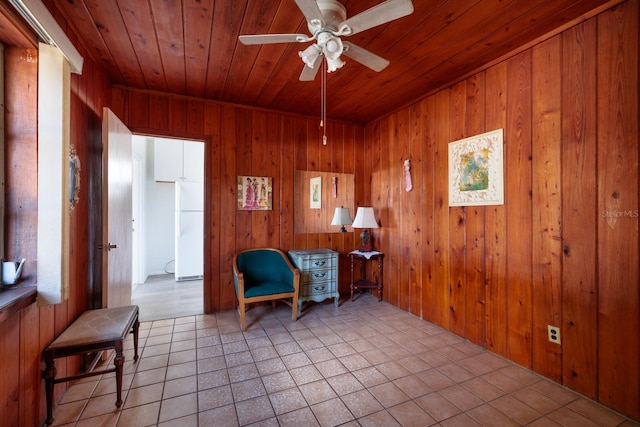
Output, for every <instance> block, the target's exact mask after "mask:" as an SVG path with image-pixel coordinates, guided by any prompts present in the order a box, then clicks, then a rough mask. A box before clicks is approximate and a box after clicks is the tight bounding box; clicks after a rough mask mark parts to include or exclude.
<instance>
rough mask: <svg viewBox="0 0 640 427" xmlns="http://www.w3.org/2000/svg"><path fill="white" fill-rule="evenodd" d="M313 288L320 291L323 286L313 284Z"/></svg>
mask: <svg viewBox="0 0 640 427" xmlns="http://www.w3.org/2000/svg"><path fill="white" fill-rule="evenodd" d="M313 289H314V290H316V291H321V290H323V289H324V286H314V287H313Z"/></svg>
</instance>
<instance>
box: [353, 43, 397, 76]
mask: <svg viewBox="0 0 640 427" xmlns="http://www.w3.org/2000/svg"><path fill="white" fill-rule="evenodd" d="M342 44H343V46H344V51H343V52H342V54H343V55H345V56H348V57H349V58H351V59H353V60H354V61H358V62H359V63H361V64H362V65H364V66H366V67H369V68H371V69H372V70H373V71H382V70H384V69H385V68H386V66H387V65H389V61H387V60H386V59H384V58H383V57H381V56H378V55H376V54H375V53H372V52H369V51H368V50H366V49H363V48H361V47H360V46H356V45H355V44H353V43H349V42H345V41H343V42H342Z"/></svg>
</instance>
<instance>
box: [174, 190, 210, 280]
mask: <svg viewBox="0 0 640 427" xmlns="http://www.w3.org/2000/svg"><path fill="white" fill-rule="evenodd" d="M175 185H176V189H175V193H176V194H175V196H176V205H175V206H176V226H175V235H176V240H175V280H176V281H182V280H196V279H202V275H203V271H204V253H203V252H204V211H203V208H204V201H203V199H204V183H202V182H176V184H175Z"/></svg>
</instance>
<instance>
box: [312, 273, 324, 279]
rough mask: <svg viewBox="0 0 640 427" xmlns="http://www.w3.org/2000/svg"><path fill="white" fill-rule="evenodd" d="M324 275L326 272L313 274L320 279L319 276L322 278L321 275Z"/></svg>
mask: <svg viewBox="0 0 640 427" xmlns="http://www.w3.org/2000/svg"><path fill="white" fill-rule="evenodd" d="M326 275H327V273H315V274H314V275H313V276H314V277H315V278H316V279H321V278H323V277H324V276H326Z"/></svg>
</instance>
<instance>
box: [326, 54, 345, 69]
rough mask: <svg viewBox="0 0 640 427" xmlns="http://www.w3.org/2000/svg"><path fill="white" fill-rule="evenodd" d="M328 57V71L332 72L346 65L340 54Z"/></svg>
mask: <svg viewBox="0 0 640 427" xmlns="http://www.w3.org/2000/svg"><path fill="white" fill-rule="evenodd" d="M326 58H327V71H328V72H330V73H333V72H334V71H336V70H338V69H340V68H342V66H343V65H344V61H343V60H342V59H340V57H339V56H338V57H337V58H333V59H332V58H329V57H326Z"/></svg>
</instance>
